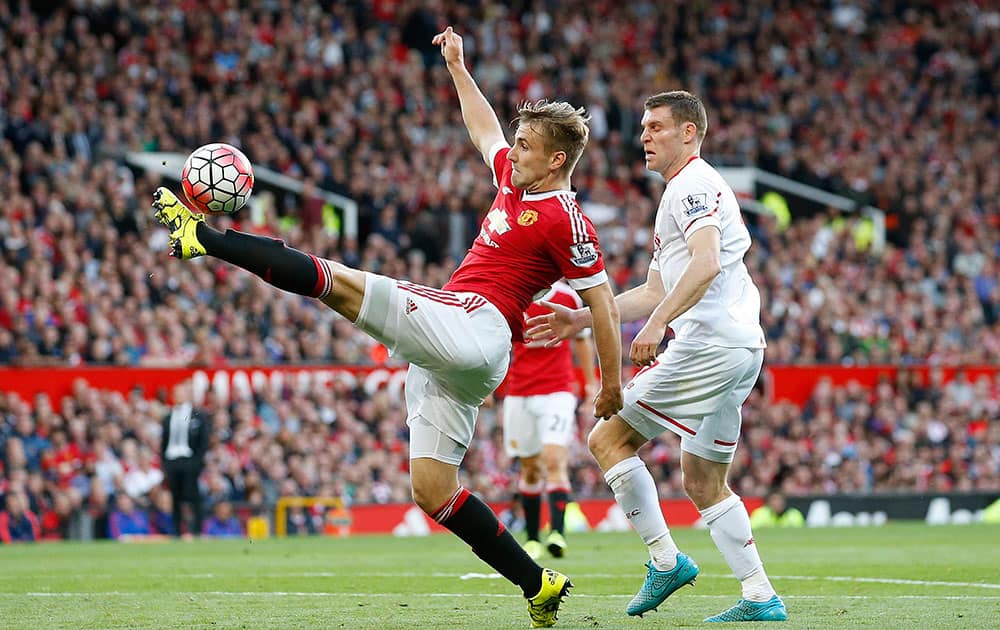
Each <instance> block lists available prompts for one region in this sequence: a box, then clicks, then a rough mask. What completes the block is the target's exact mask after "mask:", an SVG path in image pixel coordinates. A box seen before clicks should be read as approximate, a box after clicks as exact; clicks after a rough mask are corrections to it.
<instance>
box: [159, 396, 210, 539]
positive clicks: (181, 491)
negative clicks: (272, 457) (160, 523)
mask: <svg viewBox="0 0 1000 630" xmlns="http://www.w3.org/2000/svg"><path fill="white" fill-rule="evenodd" d="M210 432H211V430H210V427H209V425H208V421H207V419H206V418H205V417H204V416H203V415H202V414H200V413H199V412H198V410H196V409H195V408H194V404H193V403H192V394H191V383H190V382H188V381H185V382H183V383H180V384H178V385H177V386H176V387H174V406H173V407H172V408H171V410H170V413H168V414H167V415H166V417H164V419H163V433H162V437H161V447H160V455H161V457H162V460H163V472H164V474H165V475H166V477H167V485H168V486H169V488H170V494H171V495H172V496H173V499H174V501H173V503H174V505H173V512H174V528H175V531H174V535H175V536H180V535H181V532H182V530H183V526H182V524H183V523H185V521H184V520H183V519H182V517H181V505H182V504H183V503H188V504H189V505H190V506H191V511H192V512H193V515H194V527H193V528H189V529H188V532H189V533H191V534H194V535H195V536H200V535H201V527H202V518H203V512H202V501H201V494H200V492H199V490H198V477H199V476H200V475H201V470H202V468H203V467H204V464H205V453H206V452H207V451H208V439H209V435H210Z"/></svg>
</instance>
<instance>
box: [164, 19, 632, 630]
mask: <svg viewBox="0 0 1000 630" xmlns="http://www.w3.org/2000/svg"><path fill="white" fill-rule="evenodd" d="M433 42H434V44H435V45H439V46H440V47H441V53H442V55H443V56H444V58H445V62H446V65H447V67H448V71H449V73H450V74H451V78H452V80H453V82H454V84H455V88H456V90H457V91H458V99H459V103H460V105H461V108H462V118H463V119H464V121H465V125H466V127H467V128H468V131H469V135H470V136H471V138H472V142H473V144H475V146H476V148H477V149H478V150H479V152H480V154H481V155H482V156H483V159H484V160H485V161H486V163H487V164H488V165H489V166H490V169H491V170H492V171H493V180H494V183H495V184H496V185H497V188H498V190H497V195H496V197H495V198H494V200H493V203H492V205H491V208H490V211H489V213H488V214H487V216H486V220H485V221H484V222H483V225H482V229H481V230H480V232H479V236H478V237H477V238H476V240H475V242H473V244H472V247H471V249H470V250H469V253H468V254H467V255H466V257H465V260H463V261H462V264H461V265H459V267H458V269H456V270H455V273H454V274H452V277H451V279H450V280H449V281H448V283H447V284H446V285H445V286H444V287H443V288H441V289H436V288H432V287H426V286H423V285H419V284H414V283H412V282H404V281H402V280H395V279H393V278H389V277H386V276H381V275H378V274H375V273H369V272H365V271H361V270H358V269H352V268H350V267H347V266H346V265H343V264H341V263H338V262H335V261H332V260H325V259H321V258H318V257H316V256H312V255H309V254H306V253H303V252H300V251H298V250H295V249H292V248H290V247H286V246H285V244H284V243H283V242H281V241H277V240H273V239H269V238H264V237H260V236H254V235H252V234H245V233H242V232H236V231H233V230H227V231H226V232H225V233H221V232H219V231H217V230H214V229H212V228H211V227H209V226H208V225H207V224H206V223H205V217H204V216H202V215H195V214H193V213H192V212H191V211H190V210H188V209H187V208H186V207H185V206H184V205H183V204H182V203H181V202H180V201H179V200H178V199H177V198H176V197H175V196H174V195H173V194H172V193H171V192H170V191H169V190H167V189H165V188H160V189H158V190H157V191H156V194H155V201H154V204H153V205H154V207H155V208H156V211H157V212H156V217H157V219H158V220H159V221H160V222H161V223H163V224H165V225H167V226H168V228H169V229H170V230H171V232H170V243H171V247H172V250H173V252H172V253H173V254H174V255H175V256H178V257H180V258H185V259H186V258H194V257H196V256H203V255H206V254H208V255H211V256H216V257H218V258H221V259H223V260H226V261H228V262H230V263H232V264H235V265H238V266H240V267H243V268H244V269H247V270H248V271H251V272H253V273H255V274H257V275H259V276H260V277H261V278H263V279H264V280H266V281H267V282H269V283H271V284H273V285H274V286H276V287H278V288H280V289H284V290H286V291H291V292H293V293H298V294H300V295H307V296H311V297H315V298H318V299H320V300H322V301H323V303H324V304H326V305H327V306H329V307H330V308H332V309H333V310H335V311H337V312H338V313H340V314H341V315H343V316H344V317H346V318H347V319H349V320H350V321H352V322H354V324H355V325H356V326H357V327H358V328H360V329H361V330H363V331H365V332H366V333H368V334H369V335H371V336H372V337H374V338H375V339H378V340H379V341H380V342H382V343H383V344H385V346H386V347H387V348H389V350H390V352H391V353H392V354H394V355H395V356H398V357H401V358H403V359H405V360H407V361H409V362H410V364H411V365H410V369H409V373H408V375H407V379H406V407H407V424H408V425H409V427H410V483H411V485H412V490H413V499H414V501H415V502H416V503H417V505H419V506H420V508H421V509H423V510H424V512H426V513H427V514H428V515H430V516H431V517H432V518H434V520H435V521H437V522H438V523H440V524H441V525H443V526H444V527H446V528H448V529H449V530H451V531H452V532H453V533H454V534H455V535H457V536H458V537H459V538H461V539H462V540H464V541H465V542H466V543H468V545H469V546H470V547H472V551H473V552H474V553H475V554H476V555H477V556H479V557H480V558H481V559H482V560H483V561H484V562H486V563H487V564H489V565H490V566H491V567H493V568H494V569H495V570H496V571H497V572H498V573H500V574H501V575H503V576H504V577H505V578H507V579H508V580H510V581H511V582H512V583H514V584H516V585H517V586H518V587H519V588H520V589H521V592H522V593H523V594H524V596H525V598H527V600H528V613H529V615H530V617H531V623H532V625H533V626H535V627H545V626H551V625H553V624H554V623H555V621H556V612H557V611H558V609H559V605H560V602H561V600H562V598H563V597H564V596H565V595H566V594H567V593H568V591H569V587H570V586H571V584H570V581H569V579H568V578H567V577H566V576H565V575H562V574H561V573H557V572H556V571H552V570H551V569H542V567H540V566H538V564H536V563H535V561H534V560H532V559H531V558H530V557H529V556H528V555H527V553H525V551H524V549H522V548H521V546H520V545H519V544H518V543H517V541H516V540H515V539H514V537H513V536H512V535H511V534H510V532H508V531H506V529H505V528H504V527H503V525H502V524H501V523H500V521H499V520H498V519H497V517H496V515H495V514H494V513H493V511H492V510H491V509H490V508H489V507H488V506H487V505H486V504H485V503H483V502H482V501H481V500H480V499H479V498H478V497H476V496H475V495H473V494H471V493H470V492H469V491H468V490H466V489H465V488H463V487H462V486H460V485H459V483H458V467H459V465H460V464H461V463H462V460H463V458H464V457H465V453H466V450H467V449H468V447H469V443H470V442H471V440H472V436H473V429H474V426H475V422H476V417H477V415H478V411H479V406H480V405H481V404H482V403H483V400H484V399H485V398H486V397H487V396H489V395H490V394H491V393H492V392H493V390H494V389H496V387H497V385H499V384H500V382H501V381H502V380H503V377H504V374H505V372H506V371H507V364H508V361H509V354H510V348H511V339H512V338H516V339H519V338H520V337H521V334H522V328H523V323H524V322H523V320H522V314H523V312H524V310H525V309H526V308H527V307H528V305H529V304H530V303H531V300H532V297H533V296H534V295H536V294H538V293H539V292H542V291H544V290H546V289H548V287H549V286H550V285H551V284H552V283H553V282H555V281H556V280H558V279H559V278H563V277H565V278H567V280H568V282H569V284H570V286H572V287H573V289H574V290H576V291H578V292H579V293H580V296H581V297H582V299H583V300H584V302H586V303H587V305H588V307H589V308H590V310H591V312H592V318H593V322H594V336H595V339H596V343H597V351H598V355H599V357H600V361H601V366H602V368H603V369H602V375H603V378H602V383H601V385H602V388H601V391H600V392H599V393H598V395H597V398H596V400H595V411H594V413H595V415H596V416H598V417H610V416H611V415H612V414H614V413H616V412H617V411H618V410H619V409H621V399H622V391H621V380H620V378H621V361H620V356H619V355H620V352H621V332H620V330H619V322H618V309H617V307H616V306H615V301H614V296H613V293H612V291H611V287H610V286H609V285H608V279H607V273H606V272H605V271H604V260H603V257H602V255H601V251H600V248H599V246H598V243H597V236H596V233H595V232H594V226H593V225H592V224H591V222H590V221H589V220H588V219H587V218H586V217H585V216H584V215H583V212H581V211H580V207H579V205H577V203H576V200H575V198H574V193H573V192H572V190H571V189H570V175H571V174H572V172H573V168H574V167H575V166H576V162H577V160H578V159H579V158H580V155H581V154H582V153H583V149H584V147H585V146H586V144H587V139H588V137H589V129H588V127H587V118H586V117H585V116H584V113H583V111H582V110H578V109H575V108H573V107H572V106H570V105H569V104H567V103H547V102H538V103H528V104H525V105H523V106H522V107H521V108H520V109H519V117H518V123H519V124H518V127H517V132H516V133H515V135H514V145H513V146H509V145H508V144H507V140H506V138H505V137H504V134H503V129H502V128H501V127H500V121H499V120H497V116H496V114H495V113H494V111H493V109H492V107H490V104H489V103H488V102H487V101H486V98H485V97H484V96H483V94H482V92H480V91H479V87H478V86H477V85H476V82H475V81H474V80H473V78H472V76H471V75H470V74H469V71H468V70H467V69H466V68H465V61H464V58H463V54H462V38H461V37H459V36H458V35H457V34H456V33H455V32H454V31H452V29H451V27H448V29H447V30H445V31H444V32H442V33H439V34H438V35H436V36H435V37H434V40H433Z"/></svg>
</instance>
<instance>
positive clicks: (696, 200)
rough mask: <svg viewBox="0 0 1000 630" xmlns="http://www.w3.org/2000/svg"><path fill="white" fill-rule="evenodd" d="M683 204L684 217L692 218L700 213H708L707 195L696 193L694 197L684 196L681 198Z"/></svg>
mask: <svg viewBox="0 0 1000 630" xmlns="http://www.w3.org/2000/svg"><path fill="white" fill-rule="evenodd" d="M681 203H682V204H684V216H687V217H692V216H694V215H696V214H700V213H702V212H708V194H706V193H698V194H696V195H686V196H684V197H681Z"/></svg>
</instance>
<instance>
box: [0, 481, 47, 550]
mask: <svg viewBox="0 0 1000 630" xmlns="http://www.w3.org/2000/svg"><path fill="white" fill-rule="evenodd" d="M6 504H7V505H6V508H5V509H3V510H0V544H4V545H9V544H10V543H15V542H36V541H37V540H38V539H39V538H40V536H41V528H40V527H39V525H38V518H37V517H36V516H35V514H34V513H33V512H32V511H31V510H29V509H28V505H27V501H26V500H25V499H24V497H23V496H22V495H20V494H18V493H16V492H9V493H7V497H6Z"/></svg>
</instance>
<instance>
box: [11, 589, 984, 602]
mask: <svg viewBox="0 0 1000 630" xmlns="http://www.w3.org/2000/svg"><path fill="white" fill-rule="evenodd" d="M161 594H162V595H176V596H178V597H195V598H196V597H199V596H203V597H260V596H262V595H263V596H272V597H324V598H328V597H413V596H415V595H416V596H420V597H487V598H489V597H496V598H516V599H523V598H522V597H521V596H520V595H516V594H513V593H420V592H410V593H365V594H364V595H361V594H359V593H357V592H354V591H350V592H336V593H334V592H313V591H172V592H166V593H161ZM147 595H149V593H147V592H144V591H93V592H69V591H36V592H29V593H0V597H53V598H55V597H64V598H72V597H83V598H87V597H107V596H114V597H146V596H147ZM631 596H632V593H622V594H620V595H607V594H605V595H594V594H587V593H575V594H574V595H573V598H574V599H580V598H582V599H627V598H629V597H631ZM688 597H694V598H699V599H732V597H733V596H732V595H702V594H698V593H688V594H686V595H685V598H688ZM782 598H784V599H818V600H826V599H834V600H842V599H852V600H854V599H856V600H897V599H925V600H960V601H998V600H1000V596H989V595H782Z"/></svg>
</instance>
